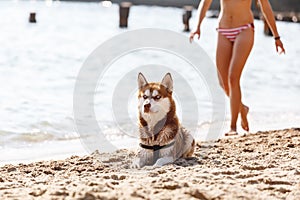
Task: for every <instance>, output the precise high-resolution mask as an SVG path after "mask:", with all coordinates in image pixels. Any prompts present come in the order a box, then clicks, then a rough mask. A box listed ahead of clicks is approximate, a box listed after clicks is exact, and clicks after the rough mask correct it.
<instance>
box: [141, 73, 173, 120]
mask: <svg viewBox="0 0 300 200" xmlns="http://www.w3.org/2000/svg"><path fill="white" fill-rule="evenodd" d="M138 87H139V93H138V98H139V113H140V116H141V117H142V118H143V119H144V120H145V121H146V122H147V123H148V125H151V124H152V125H155V124H156V123H157V122H158V121H160V120H161V119H163V118H164V117H166V115H167V114H168V113H169V112H170V110H175V104H174V101H173V99H172V92H173V80H172V77H171V74H170V73H167V74H166V75H165V76H164V78H163V79H162V81H161V82H160V83H153V82H152V83H148V81H147V80H146V78H145V76H144V75H143V74H142V73H139V75H138ZM149 123H150V124H149Z"/></svg>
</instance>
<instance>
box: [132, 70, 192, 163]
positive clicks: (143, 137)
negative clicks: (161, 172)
mask: <svg viewBox="0 0 300 200" xmlns="http://www.w3.org/2000/svg"><path fill="white" fill-rule="evenodd" d="M172 92H173V80H172V76H171V74H170V73H167V74H166V75H165V76H164V78H163V79H162V81H161V82H160V83H154V82H151V83H148V82H147V80H146V78H145V76H144V75H143V74H142V73H139V74H138V101H139V103H138V110H139V116H138V119H139V137H140V147H139V149H138V152H137V157H136V159H135V160H134V161H133V163H132V165H131V167H132V168H141V167H143V166H145V165H153V166H155V167H160V166H163V165H166V164H169V163H173V162H174V161H176V160H177V159H178V158H186V157H191V156H192V155H193V153H194V149H195V140H194V138H193V136H192V135H191V134H190V133H189V132H188V131H187V130H186V129H185V128H183V127H182V126H181V125H180V123H179V120H178V117H177V115H176V105H175V101H174V99H173V97H172Z"/></svg>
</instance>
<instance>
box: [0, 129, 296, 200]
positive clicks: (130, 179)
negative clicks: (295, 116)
mask: <svg viewBox="0 0 300 200" xmlns="http://www.w3.org/2000/svg"><path fill="white" fill-rule="evenodd" d="M133 157H134V152H131V151H128V150H119V151H117V152H115V153H112V154H98V153H97V152H95V153H94V154H92V155H90V156H85V157H78V156H73V157H71V158H69V159H66V160H61V161H44V162H36V163H31V164H26V165H25V164H19V165H6V166H4V167H1V168H0V199H230V200H231V199H268V200H269V199H295V200H296V199H298V200H299V199H300V129H299V128H298V129H286V130H279V131H268V132H258V133H255V134H250V135H247V136H242V137H235V138H225V139H221V140H218V141H215V142H203V143H201V144H200V143H198V145H197V150H196V153H195V157H193V158H191V159H188V160H185V159H180V160H178V161H177V162H176V163H174V164H170V165H167V166H164V167H161V168H152V167H145V168H142V169H136V170H132V169H128V167H129V164H130V163H131V161H132V159H133Z"/></svg>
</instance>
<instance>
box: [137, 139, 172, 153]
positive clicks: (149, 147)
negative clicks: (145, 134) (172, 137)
mask: <svg viewBox="0 0 300 200" xmlns="http://www.w3.org/2000/svg"><path fill="white" fill-rule="evenodd" d="M174 143H175V141H173V142H171V143H169V144H166V145H163V146H160V145H153V146H149V145H145V144H142V143H140V147H142V148H144V149H150V150H153V151H158V150H160V149H164V148H168V147H170V146H172V145H173V144H174Z"/></svg>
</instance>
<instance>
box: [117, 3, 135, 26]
mask: <svg viewBox="0 0 300 200" xmlns="http://www.w3.org/2000/svg"><path fill="white" fill-rule="evenodd" d="M131 5H132V3H130V2H121V3H120V5H119V14H120V23H119V27H120V28H127V26H128V17H129V10H130V7H131Z"/></svg>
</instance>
